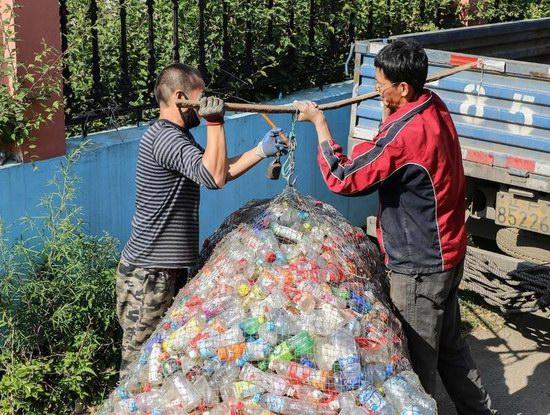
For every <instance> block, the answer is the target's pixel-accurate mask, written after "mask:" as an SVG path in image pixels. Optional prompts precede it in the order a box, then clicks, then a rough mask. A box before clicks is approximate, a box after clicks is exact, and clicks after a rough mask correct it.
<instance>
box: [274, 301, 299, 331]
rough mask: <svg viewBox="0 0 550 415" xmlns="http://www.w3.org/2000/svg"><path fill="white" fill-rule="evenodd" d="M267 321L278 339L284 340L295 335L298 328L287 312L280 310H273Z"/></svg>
mask: <svg viewBox="0 0 550 415" xmlns="http://www.w3.org/2000/svg"><path fill="white" fill-rule="evenodd" d="M267 317H268V321H270V322H271V323H272V324H273V325H274V327H275V332H276V333H277V335H278V336H279V337H280V338H286V337H289V336H292V335H293V334H296V333H297V332H298V330H299V329H298V327H297V325H296V322H295V319H294V318H292V317H291V316H290V315H289V314H288V312H287V311H286V310H284V309H282V308H278V309H275V310H273V311H272V312H270V313H269V314H268V316H267Z"/></svg>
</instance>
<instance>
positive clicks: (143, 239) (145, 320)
mask: <svg viewBox="0 0 550 415" xmlns="http://www.w3.org/2000/svg"><path fill="white" fill-rule="evenodd" d="M204 88H205V86H204V81H203V79H202V78H201V75H200V73H199V72H198V71H197V70H195V69H193V68H191V67H189V66H187V65H183V64H172V65H169V66H167V67H166V68H164V69H163V70H162V71H161V73H160V75H159V77H158V79H157V82H156V85H155V97H156V99H157V102H158V103H159V106H160V116H159V119H158V121H156V122H155V123H154V124H153V125H152V126H151V127H150V128H149V129H148V130H147V131H146V132H145V134H144V135H143V138H142V139H141V142H140V145H139V155H138V161H137V169H136V211H135V214H134V217H133V220H132V233H131V236H130V239H129V241H128V243H127V244H126V246H125V248H124V250H123V251H122V255H121V260H120V263H119V266H118V272H117V284H116V294H117V315H118V319H119V322H120V325H121V326H122V329H123V331H124V335H123V342H122V363H121V371H120V376H121V378H122V377H123V376H125V374H126V372H127V370H128V364H129V363H131V362H132V361H133V360H135V359H136V357H137V355H138V353H139V351H140V349H141V346H142V345H143V343H144V342H145V341H146V340H147V338H148V337H149V336H150V335H151V333H152V332H153V331H154V329H155V328H156V326H157V324H158V323H159V321H160V319H161V317H162V315H163V314H164V313H165V311H166V310H167V309H168V308H169V307H170V305H171V303H172V300H173V297H174V295H175V294H176V293H177V292H178V291H179V288H181V287H182V286H183V285H184V284H185V282H186V281H187V277H188V276H189V272H190V270H191V269H193V268H194V267H195V266H196V264H197V259H198V254H199V247H198V245H199V199H200V186H201V185H202V186H205V187H207V188H208V189H220V188H222V187H223V186H224V185H225V183H226V182H227V181H229V180H233V179H236V178H237V177H239V176H240V175H242V174H243V173H245V172H246V171H248V170H249V169H251V168H252V167H253V166H255V165H256V164H258V163H259V162H260V161H261V160H262V159H264V158H266V157H271V156H274V155H276V154H277V153H278V152H279V153H284V152H285V151H286V146H285V145H284V144H283V143H282V142H281V140H280V138H279V131H280V130H271V131H269V132H268V133H267V134H266V135H265V136H264V138H263V139H262V140H261V141H260V142H259V143H258V145H257V146H255V147H254V148H252V149H251V150H249V151H247V152H245V153H243V154H241V155H239V156H236V157H233V158H230V159H228V158H227V153H226V150H227V148H226V141H225V132H224V125H223V124H224V118H223V117H224V103H223V101H222V100H220V99H219V98H216V97H208V98H201V97H202V94H203V91H204ZM182 98H184V99H191V100H195V101H200V108H199V110H198V112H197V111H196V110H194V109H182V108H180V107H178V106H177V105H176V100H178V99H182ZM200 118H203V119H205V120H206V149H203V148H202V147H201V146H200V145H199V144H198V143H197V142H196V141H195V139H194V138H193V136H192V135H191V133H190V131H189V130H190V129H192V128H193V127H196V126H198V125H199V124H200Z"/></svg>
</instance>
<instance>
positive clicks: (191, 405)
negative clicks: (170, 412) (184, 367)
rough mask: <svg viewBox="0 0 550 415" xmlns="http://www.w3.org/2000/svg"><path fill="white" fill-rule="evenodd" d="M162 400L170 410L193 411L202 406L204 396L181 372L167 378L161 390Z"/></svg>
mask: <svg viewBox="0 0 550 415" xmlns="http://www.w3.org/2000/svg"><path fill="white" fill-rule="evenodd" d="M161 394H162V400H163V402H165V404H167V405H166V406H167V407H168V408H178V407H180V408H182V409H183V410H184V411H191V410H193V409H195V408H196V407H197V406H199V405H200V403H201V399H202V396H201V394H200V393H199V391H197V388H195V386H194V385H193V384H192V383H191V382H189V381H188V380H187V379H186V378H185V377H184V376H183V375H182V374H181V372H178V373H175V374H174V375H172V376H170V377H169V378H167V379H166V380H165V382H164V385H162V389H161Z"/></svg>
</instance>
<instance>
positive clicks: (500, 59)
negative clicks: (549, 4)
mask: <svg viewBox="0 0 550 415" xmlns="http://www.w3.org/2000/svg"><path fill="white" fill-rule="evenodd" d="M399 38H412V39H415V40H416V41H418V42H419V43H421V44H423V45H424V46H425V47H426V52H427V54H428V58H429V62H430V67H429V73H430V74H432V73H435V72H438V71H441V70H443V69H445V68H448V67H449V66H454V65H458V64H461V63H466V62H471V61H476V62H478V65H479V66H480V67H481V69H474V70H470V71H466V72H462V73H459V74H456V75H453V76H451V77H448V78H444V79H442V80H439V81H436V82H432V83H431V84H429V85H427V87H428V88H430V89H431V90H433V91H435V92H436V93H437V94H438V95H440V96H441V98H442V99H443V100H444V102H445V103H446V104H447V106H448V108H449V110H450V112H451V114H452V117H453V120H454V122H455V124H456V127H457V131H458V133H459V136H460V139H461V145H462V150H463V159H464V164H465V168H466V172H467V174H469V175H472V176H476V177H480V178H489V177H491V176H495V175H496V176H495V181H498V182H504V183H510V182H512V181H514V179H513V177H514V174H512V176H510V174H509V173H510V172H512V173H518V172H520V173H522V172H523V173H522V174H524V175H526V176H527V177H526V180H525V183H524V184H523V185H524V187H526V188H529V189H533V190H538V191H543V192H547V193H550V133H549V132H550V65H548V64H547V63H544V62H546V61H547V60H548V58H549V57H550V18H548V19H538V20H531V21H522V22H513V23H504V24H497V25H486V26H478V27H471V28H461V29H451V30H445V31H439V32H437V31H436V32H426V33H416V34H410V35H403V36H395V37H391V38H387V39H375V40H369V41H362V42H358V43H356V46H355V51H356V61H355V66H356V72H355V90H354V94H363V93H367V92H370V91H373V90H374V73H375V69H374V65H373V63H374V57H375V56H376V53H377V52H378V51H379V50H380V49H381V48H382V47H383V46H384V45H385V44H387V43H388V42H392V41H393V40H395V39H399ZM499 45H500V47H499ZM522 45H523V49H522V48H521V46H522ZM431 46H434V47H437V48H447V49H450V50H440V49H431V48H430V47H431ZM460 50H476V51H481V52H487V53H491V55H489V56H484V55H472V54H466V53H461V52H460ZM522 50H523V55H524V56H522V55H521V52H522ZM506 53H509V54H510V55H512V56H513V57H514V58H525V59H529V60H533V61H536V62H527V61H517V60H510V59H506V58H505V57H506V56H507V55H506ZM541 62H542V63H541ZM380 119H381V107H380V101H379V100H367V101H363V102H361V103H360V104H358V105H356V106H355V107H354V108H353V111H352V117H351V128H350V141H351V143H350V144H351V145H353V144H354V143H356V142H357V140H369V139H371V138H372V137H373V136H374V135H375V134H376V132H377V129H378V125H379V122H380Z"/></svg>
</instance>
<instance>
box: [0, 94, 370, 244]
mask: <svg viewBox="0 0 550 415" xmlns="http://www.w3.org/2000/svg"><path fill="white" fill-rule="evenodd" d="M351 88H352V85H351V84H350V83H343V84H337V85H332V86H329V87H327V88H325V89H324V90H323V91H319V90H308V91H302V92H301V93H299V94H296V95H293V96H290V97H287V98H286V99H284V100H281V101H274V103H286V102H289V101H290V102H291V101H292V100H294V99H310V100H313V101H316V102H319V103H324V102H330V101H335V100H339V99H343V98H347V97H349V96H351ZM349 117H350V107H347V108H343V109H339V110H334V111H330V112H327V118H328V120H329V124H330V127H331V130H332V134H333V135H334V137H335V139H336V140H337V141H338V142H340V143H341V144H342V145H343V146H346V144H347V138H348V132H349ZM273 119H274V121H275V123H276V124H277V125H279V126H280V127H281V128H283V129H284V130H285V131H287V132H288V130H289V128H290V123H291V117H290V116H289V115H275V116H273ZM146 129H147V126H142V127H131V128H124V129H120V130H118V131H106V132H101V133H97V134H93V135H90V136H89V137H88V138H87V139H88V140H90V141H91V144H90V147H89V148H88V149H87V150H86V151H84V153H83V154H82V156H81V157H80V159H79V161H78V162H77V163H76V165H75V166H74V173H75V174H76V175H77V176H79V178H80V185H79V190H78V195H77V198H76V201H75V203H76V204H77V205H79V206H81V207H82V209H83V214H84V220H85V223H86V227H87V230H88V232H90V233H91V234H94V235H98V234H101V233H103V232H108V233H109V234H111V235H112V236H114V237H116V238H118V239H119V240H120V241H121V243H122V244H124V243H125V242H126V240H127V239H128V237H129V234H130V223H131V219H132V215H133V212H134V197H135V184H134V179H135V165H136V158H137V152H138V145H139V139H140V137H141V136H142V134H143V132H144V131H145V130H146ZM267 129H268V127H267V125H266V123H265V121H264V120H263V119H262V118H261V117H260V116H259V115H257V114H235V115H232V116H229V117H227V122H226V135H227V141H228V147H229V155H230V156H232V155H236V154H239V153H242V152H243V151H246V150H248V149H250V148H251V147H252V146H253V145H254V144H255V143H257V141H258V140H259V139H260V138H261V137H262V136H263V134H264V133H265V131H267ZM195 137H196V139H197V141H199V142H200V143H203V144H204V143H205V139H206V137H205V128H204V127H199V128H197V129H196V131H195ZM297 138H298V150H297V160H296V164H297V176H298V180H297V183H296V186H297V187H298V189H299V190H300V191H302V192H303V193H306V194H310V195H313V196H314V197H316V198H318V199H321V200H323V201H326V202H329V203H331V204H333V205H334V206H335V207H336V208H337V209H338V210H340V211H341V212H342V213H343V214H344V215H345V216H346V217H347V218H348V219H350V220H351V221H352V222H353V223H355V224H357V225H359V224H362V223H364V220H365V218H366V216H367V215H368V214H372V212H373V211H374V209H375V207H374V205H375V199H374V198H372V197H370V198H365V197H361V198H345V197H341V196H337V195H334V194H332V193H331V192H330V191H328V190H327V188H326V186H325V184H324V182H323V179H322V177H321V174H320V173H319V169H318V167H317V161H316V155H317V153H316V150H317V140H316V135H315V132H314V129H313V127H312V126H311V125H310V124H301V123H299V124H297ZM81 142H82V139H80V138H72V139H70V140H69V141H68V144H69V146H68V147H69V149H71V148H75V147H77V146H78V145H79V144H80V143H81ZM64 161H65V158H64V157H59V158H55V159H51V160H45V161H41V162H38V163H36V168H33V166H32V165H29V164H21V165H14V166H4V167H2V168H0V192H1V193H0V219H1V220H2V221H3V222H4V224H5V225H7V226H8V227H9V239H10V240H12V241H13V240H14V239H16V238H19V237H20V236H21V235H22V232H23V231H24V228H23V227H22V225H21V224H20V222H19V221H18V219H19V218H21V217H22V216H23V215H31V216H34V215H39V214H40V213H41V210H40V208H39V207H38V203H39V201H40V198H41V197H42V196H43V195H45V194H47V193H48V192H49V191H51V190H52V187H51V186H48V181H49V180H50V179H51V178H52V177H53V175H54V173H55V171H56V170H57V169H58V167H59V165H60V163H63V162H64ZM267 164H268V161H264V162H262V163H261V164H260V165H258V166H257V167H256V168H255V169H253V170H251V171H250V172H248V173H247V174H245V175H244V176H242V177H241V178H239V179H238V180H236V181H234V182H231V183H228V184H227V185H226V186H225V187H224V189H222V190H218V191H211V190H206V189H205V190H203V191H202V194H201V197H202V200H201V212H200V215H201V222H200V228H201V239H204V238H205V237H207V236H208V235H210V234H211V233H212V232H213V231H214V230H215V229H216V228H217V227H218V226H219V225H220V223H221V222H222V221H223V219H224V218H225V217H226V216H227V215H228V214H230V213H231V212H233V211H235V210H236V209H238V208H239V207H240V206H242V205H243V204H244V203H246V202H247V201H248V200H250V199H254V198H265V197H272V196H274V195H276V194H277V193H279V192H280V191H281V190H282V189H283V187H284V181H283V180H282V179H281V180H279V181H271V180H267V179H266V178H265V171H266V168H267Z"/></svg>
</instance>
